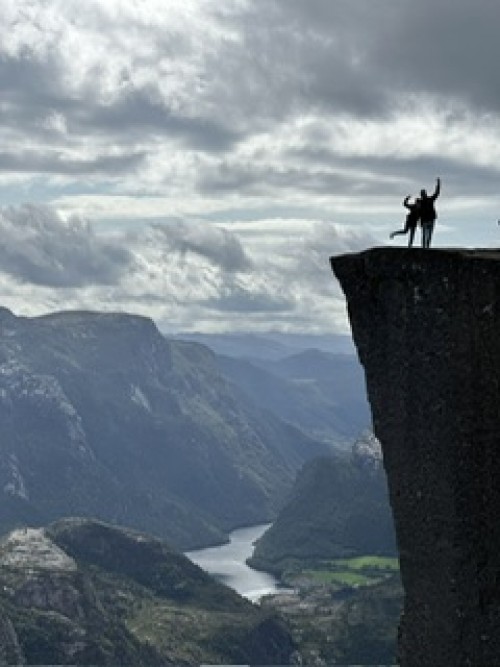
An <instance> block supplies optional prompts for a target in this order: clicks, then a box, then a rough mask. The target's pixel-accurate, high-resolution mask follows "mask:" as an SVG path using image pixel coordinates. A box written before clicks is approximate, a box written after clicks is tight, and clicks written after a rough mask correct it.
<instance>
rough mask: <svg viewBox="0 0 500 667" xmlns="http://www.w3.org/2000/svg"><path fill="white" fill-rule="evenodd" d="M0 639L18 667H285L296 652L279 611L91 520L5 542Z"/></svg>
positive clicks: (0, 563)
mask: <svg viewBox="0 0 500 667" xmlns="http://www.w3.org/2000/svg"><path fill="white" fill-rule="evenodd" d="M1 637H3V640H4V641H3V645H2V646H3V648H2V651H3V658H4V662H7V661H10V662H11V663H12V661H14V663H15V664H25V663H27V664H75V665H85V664H98V665H117V664H120V665H132V664H134V665H138V666H140V665H144V666H146V665H169V664H172V665H174V664H175V665H179V664H186V665H195V664H200V663H201V662H204V663H212V664H220V663H226V664H227V663H229V664H237V663H240V664H241V663H245V662H248V663H253V664H256V663H259V664H286V663H288V662H289V661H290V657H291V654H292V652H293V650H294V648H295V646H294V643H293V641H292V639H291V637H290V634H289V632H288V630H287V629H286V627H285V625H284V624H283V622H282V621H281V620H280V619H279V618H278V617H277V616H276V614H275V613H273V612H266V611H262V610H260V609H259V608H258V607H256V606H254V605H252V604H251V603H250V602H248V601H246V600H244V599H243V598H241V597H240V596H238V595H237V594H236V593H234V592H233V591H231V590H230V589H228V588H227V587H225V586H223V585H222V584H219V583H218V582H216V581H215V580H213V579H212V578H210V577H209V576H208V575H206V574H205V573H204V572H203V571H202V570H201V569H200V568H198V567H197V566H196V565H194V564H193V563H191V561H189V560H188V559H187V558H186V557H184V556H183V555H182V554H179V553H177V552H176V551H174V550H172V549H171V548H170V547H168V546H167V545H166V544H165V543H163V542H161V541H160V540H157V539H153V538H150V537H147V536H145V535H143V534H140V533H136V532H133V531H130V530H124V529H119V528H116V527H112V526H109V525H106V524H102V523H98V522H95V521H87V520H66V521H63V522H59V523H56V524H53V525H51V526H50V527H49V528H47V529H46V530H43V529H28V530H26V529H21V530H18V531H15V532H14V533H11V534H10V536H8V537H6V538H4V540H3V541H2V542H1V543H0V638H1ZM2 651H0V662H1V659H2Z"/></svg>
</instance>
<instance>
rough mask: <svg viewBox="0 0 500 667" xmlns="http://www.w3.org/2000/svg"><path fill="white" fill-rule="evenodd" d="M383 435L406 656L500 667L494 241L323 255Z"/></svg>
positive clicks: (498, 282)
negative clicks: (340, 295)
mask: <svg viewBox="0 0 500 667" xmlns="http://www.w3.org/2000/svg"><path fill="white" fill-rule="evenodd" d="M331 265H332V268H333V271H334V273H335V276H336V277H337V278H338V280H339V281H340V284H341V286H342V289H343V290H344V293H345V295H346V298H347V304H348V312H349V318H350V322H351V327H352V332H353V337H354V341H355V344H356V346H357V350H358V354H359V358H360V360H361V363H362V364H363V366H364V369H365V375H366V384H367V391H368V397H369V401H370V405H371V410H372V416H373V427H374V432H375V434H376V436H377V437H378V439H379V440H380V442H381V443H382V449H383V456H384V466H385V469H386V472H387V477H388V484H389V493H390V500H391V505H392V509H393V514H394V521H395V526H396V534H397V540H398V547H399V552H400V563H401V575H402V581H403V586H404V591H405V602H404V611H403V615H402V618H401V623H400V629H399V662H400V664H401V665H402V666H403V667H436V666H439V667H448V666H449V667H461V666H465V665H467V666H471V667H472V666H473V667H486V666H490V665H491V666H493V665H500V250H499V251H497V250H495V249H484V250H483V249H477V250H466V249H443V250H440V249H439V250H438V249H432V250H422V249H419V248H414V249H407V248H373V249H371V250H367V251H365V252H362V253H359V254H350V255H342V256H338V257H333V258H332V259H331Z"/></svg>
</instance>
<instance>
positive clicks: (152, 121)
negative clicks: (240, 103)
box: [70, 90, 238, 152]
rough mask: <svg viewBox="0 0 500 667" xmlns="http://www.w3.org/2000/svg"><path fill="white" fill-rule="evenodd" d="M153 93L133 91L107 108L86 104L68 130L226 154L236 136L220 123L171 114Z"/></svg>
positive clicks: (74, 116)
mask: <svg viewBox="0 0 500 667" xmlns="http://www.w3.org/2000/svg"><path fill="white" fill-rule="evenodd" d="M153 93H154V91H147V90H133V91H129V92H127V93H125V94H123V95H121V96H120V97H119V98H118V99H116V100H115V101H113V102H112V103H111V104H106V105H104V104H100V105H98V104H95V103H92V102H89V103H88V104H87V105H85V106H83V107H82V108H81V109H80V110H78V111H77V112H76V113H75V114H74V115H73V116H72V118H71V120H70V123H71V127H72V128H73V129H74V130H75V131H77V132H78V133H82V134H86V133H89V134H92V133H94V132H99V133H104V134H106V135H108V136H122V137H126V136H128V137H129V139H132V138H135V139H138V138H141V139H145V138H146V137H147V136H148V135H153V136H157V137H158V136H164V137H165V138H171V139H174V140H179V141H180V142H182V143H183V144H184V145H185V146H186V147H189V148H193V149H197V150H203V151H207V152H212V151H213V152H218V151H224V150H228V149H229V148H230V147H231V146H232V145H233V144H234V143H235V142H236V141H237V140H238V134H237V133H236V132H234V131H233V130H232V129H231V128H230V127H224V125H223V121H222V119H220V120H219V119H217V118H197V117H187V116H184V117H183V116H182V115H179V114H176V113H174V112H173V111H172V110H171V109H169V108H168V106H167V105H166V104H165V102H163V101H161V100H156V101H155V99H154V96H153Z"/></svg>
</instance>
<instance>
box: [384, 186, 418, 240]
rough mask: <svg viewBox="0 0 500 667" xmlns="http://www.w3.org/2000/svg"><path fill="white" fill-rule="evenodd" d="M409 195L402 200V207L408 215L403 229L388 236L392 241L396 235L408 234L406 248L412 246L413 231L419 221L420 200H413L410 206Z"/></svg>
mask: <svg viewBox="0 0 500 667" xmlns="http://www.w3.org/2000/svg"><path fill="white" fill-rule="evenodd" d="M410 198H411V195H408V196H407V197H405V198H404V200H403V206H405V207H406V208H407V209H408V215H407V216H406V222H405V226H404V227H403V229H400V230H398V231H397V232H392V233H391V234H390V235H389V236H390V237H391V239H393V238H394V237H395V236H397V235H398V234H408V233H409V234H410V236H409V238H408V248H411V247H412V245H413V239H414V238H415V231H416V229H417V225H418V221H419V220H420V199H415V201H414V202H413V204H410Z"/></svg>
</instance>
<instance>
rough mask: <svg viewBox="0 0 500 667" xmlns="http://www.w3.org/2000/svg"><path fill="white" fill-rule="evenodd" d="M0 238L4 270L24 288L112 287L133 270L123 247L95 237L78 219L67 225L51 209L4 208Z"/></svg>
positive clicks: (73, 219) (31, 207)
mask: <svg viewBox="0 0 500 667" xmlns="http://www.w3.org/2000/svg"><path fill="white" fill-rule="evenodd" d="M0 236H1V238H2V243H1V244H0V271H1V272H3V273H6V274H8V275H10V276H13V277H14V278H16V279H17V280H18V281H20V282H24V283H32V284H35V285H43V286H47V287H82V286H85V285H112V284H116V283H118V282H119V281H120V280H121V278H122V277H123V275H124V274H125V272H126V271H127V270H129V269H131V267H132V265H133V257H132V255H131V254H130V252H129V251H128V250H127V249H126V248H125V247H123V246H122V245H119V244H117V243H112V242H110V241H107V240H105V239H102V238H99V237H97V236H95V234H94V233H93V231H92V228H91V227H90V225H89V224H88V223H86V222H85V221H82V220H80V219H78V218H75V217H73V218H71V219H70V220H68V221H67V222H63V221H62V220H61V219H60V217H59V216H58V215H57V214H56V213H55V212H54V211H53V210H52V209H51V208H49V207H44V206H34V205H25V206H21V207H17V208H14V207H9V208H4V209H1V210H0Z"/></svg>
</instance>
